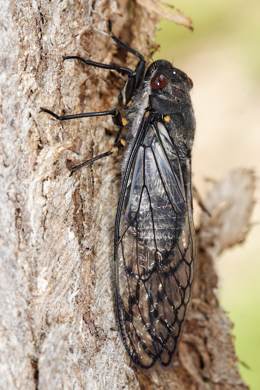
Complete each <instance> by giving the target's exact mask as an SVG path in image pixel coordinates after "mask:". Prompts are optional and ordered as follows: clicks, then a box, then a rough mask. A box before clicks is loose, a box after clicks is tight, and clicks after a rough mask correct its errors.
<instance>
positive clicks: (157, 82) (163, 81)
mask: <svg viewBox="0 0 260 390" xmlns="http://www.w3.org/2000/svg"><path fill="white" fill-rule="evenodd" d="M167 84H168V80H167V78H166V77H165V76H164V75H163V74H159V75H156V76H154V77H153V78H152V80H151V87H152V89H163V88H165V87H166V85H167Z"/></svg>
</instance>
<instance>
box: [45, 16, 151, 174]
mask: <svg viewBox="0 0 260 390" xmlns="http://www.w3.org/2000/svg"><path fill="white" fill-rule="evenodd" d="M108 27H109V32H110V34H111V38H112V39H113V41H114V42H115V44H116V45H117V46H118V47H120V48H121V49H124V50H126V51H127V52H129V53H131V54H133V55H134V56H136V57H137V58H138V59H139V61H138V63H137V65H136V68H135V70H132V69H130V68H128V67H124V66H121V65H117V64H113V63H111V64H104V63H101V62H96V61H93V60H90V59H86V58H82V57H80V56H64V57H63V60H64V61H66V60H78V61H80V62H81V63H82V64H84V65H88V66H93V67H96V68H102V69H107V70H114V71H116V72H118V73H119V74H121V75H124V76H125V75H126V76H127V77H128V79H127V82H126V84H125V88H124V91H123V95H122V97H123V99H122V100H123V104H124V105H126V104H127V103H128V102H129V101H130V100H131V98H132V96H133V94H134V92H135V90H136V88H138V86H139V84H140V82H141V80H142V79H143V76H144V71H145V60H144V57H143V56H142V54H140V53H139V52H138V51H137V50H135V49H133V48H131V47H130V46H128V45H127V44H126V43H124V42H122V41H121V40H120V39H119V38H117V37H116V36H115V35H113V33H112V24H111V21H109V23H108ZM40 110H41V111H42V112H45V113H47V114H49V115H51V116H52V117H54V118H55V119H57V120H60V121H66V120H72V119H81V118H90V117H97V116H112V118H113V121H114V123H115V124H116V125H117V126H118V127H119V132H118V134H117V136H116V139H115V142H114V145H115V146H118V145H120V135H121V131H122V128H123V127H124V123H123V120H122V116H121V114H120V112H119V111H118V110H117V109H111V110H107V111H97V112H81V113H77V114H66V115H59V114H57V113H55V112H53V111H51V110H49V109H47V108H43V107H41V108H40ZM112 153H113V150H110V151H107V152H104V153H101V154H99V155H97V156H95V157H93V158H92V159H88V160H84V161H82V162H81V163H79V164H76V165H73V166H71V167H70V170H71V172H72V173H73V172H75V171H77V170H78V169H80V168H82V167H84V166H88V165H90V164H92V163H94V162H95V161H98V160H100V159H102V158H104V157H107V156H109V155H111V154H112Z"/></svg>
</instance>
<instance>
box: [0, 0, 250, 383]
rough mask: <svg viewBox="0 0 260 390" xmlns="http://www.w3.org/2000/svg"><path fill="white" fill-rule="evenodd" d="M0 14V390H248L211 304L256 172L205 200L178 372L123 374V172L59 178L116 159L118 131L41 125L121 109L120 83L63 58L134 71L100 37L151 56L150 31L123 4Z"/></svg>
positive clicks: (245, 216)
mask: <svg viewBox="0 0 260 390" xmlns="http://www.w3.org/2000/svg"><path fill="white" fill-rule="evenodd" d="M0 4H1V15H0V18H1V40H2V44H1V68H2V69H1V79H0V83H1V98H2V99H1V100H2V102H1V122H2V130H1V139H0V147H1V161H0V163H1V174H0V180H1V192H0V216H1V232H0V243H1V263H0V307H1V309H0V348H1V353H0V388H1V389H34V388H37V389H55V390H57V389H107V388H108V389H123V388H127V389H139V388H143V389H144V388H145V389H231V388H232V389H234V388H237V389H244V388H246V386H245V385H244V384H243V381H242V380H241V378H240V376H239V373H238V370H237V362H236V356H235V352H234V348H233V341H232V337H231V335H230V332H231V324H230V321H229V320H228V318H227V316H226V314H225V313H224V312H223V310H222V309H221V308H220V307H219V303H218V300H217V298H216V294H215V289H216V287H217V275H216V273H215V271H214V260H215V258H216V257H217V256H218V255H219V254H220V253H221V252H222V251H223V250H224V249H225V248H226V247H229V246H231V245H234V244H236V243H237V242H241V241H242V240H243V239H244V238H245V235H246V231H247V229H248V226H249V220H250V213H251V210H252V204H253V190H254V176H253V174H252V172H250V171H243V170H240V171H236V172H234V173H232V174H230V175H229V176H228V177H227V179H225V180H224V181H223V182H221V183H220V184H216V185H215V187H214V188H213V190H212V192H211V194H210V195H209V197H208V199H207V200H206V206H207V207H208V209H209V210H210V212H211V213H212V216H211V218H209V217H206V216H205V215H203V216H202V219H201V223H200V229H199V231H198V248H199V249H198V260H197V273H196V276H195V283H194V291H193V299H192V303H191V305H190V308H189V312H188V318H187V321H186V324H185V329H184V332H183V335H182V340H181V343H180V344H179V352H178V355H177V356H176V358H175V361H174V364H173V366H171V367H169V368H168V369H162V368H161V367H155V368H154V369H151V370H148V371H143V370H139V369H136V368H134V367H132V366H131V364H130V363H129V359H128V357H127V355H126V353H125V351H124V348H123V346H122V343H121V340H120V337H119V335H118V332H117V330H116V324H115V319H114V314H113V299H112V289H111V274H110V263H111V261H112V247H113V244H112V242H113V223H114V216H115V209H116V203H117V195H118V190H119V180H120V179H119V172H120V163H119V158H116V157H113V158H107V160H105V161H103V163H101V162H100V163H97V164H95V165H93V166H92V167H89V168H87V169H84V170H82V171H81V172H78V173H76V174H74V175H72V176H71V175H70V172H69V170H68V168H67V160H73V161H75V160H81V159H82V158H84V157H87V158H91V157H92V156H93V155H96V154H98V153H101V152H103V151H106V150H108V149H110V148H111V146H112V144H113V138H112V137H111V136H110V135H109V133H110V132H111V131H112V129H113V124H112V121H111V120H110V119H101V118H97V119H94V118H91V119H82V120H81V121H70V122H63V123H61V122H58V121H55V120H53V119H51V118H50V117H49V116H47V115H46V114H43V113H40V112H39V108H40V107H41V106H44V107H48V108H53V109H54V110H55V111H56V112H60V113H61V112H62V110H63V109H64V110H65V112H67V113H72V112H82V111H97V110H104V109H107V108H110V107H112V106H113V105H114V104H116V96H117V93H118V90H119V88H120V87H121V86H122V83H123V80H120V79H119V80H118V77H115V75H113V74H111V73H106V71H105V70H97V69H93V68H91V67H84V66H82V65H80V64H78V63H76V62H69V61H68V62H65V63H63V61H62V56H63V55H73V54H78V55H82V56H84V57H90V58H93V59H96V60H97V61H102V62H110V61H112V60H113V61H116V60H120V59H122V60H123V59H124V60H125V61H127V62H128V64H129V65H130V64H131V61H132V59H131V58H130V57H129V58H125V55H124V53H122V52H121V51H118V50H117V49H116V48H115V46H114V45H113V44H112V42H111V40H110V39H109V37H108V36H107V35H106V34H104V32H106V31H107V27H106V21H107V20H108V19H109V18H112V19H113V20H114V21H115V23H114V30H115V32H116V33H117V34H118V35H120V37H121V38H122V39H124V40H125V41H127V42H128V43H130V44H131V45H133V46H134V47H137V48H138V49H139V50H140V51H141V52H143V53H144V54H145V55H148V54H149V50H150V49H151V46H152V37H153V33H154V28H155V21H156V17H155V16H153V15H152V14H151V13H150V12H149V10H148V9H147V8H144V7H142V6H141V3H140V2H139V4H137V3H136V2H135V1H130V0H128V1H127V0H117V1H116V0H100V1H95V0H88V1H83V0H77V1H76V0H70V1H69V0H64V1H52V2H49V1H47V0H42V1H40V0H35V1H26V0H24V1H19V2H17V1H14V0H10V1H5V0H0ZM144 21H145V23H144ZM234 185H235V187H234ZM234 188H236V193H235V192H234ZM241 205H242V207H241ZM238 206H239V207H238ZM231 218H233V220H235V223H233V224H230V220H231ZM234 228H235V229H234ZM234 230H235V231H234Z"/></svg>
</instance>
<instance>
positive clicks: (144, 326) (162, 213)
mask: <svg viewBox="0 0 260 390" xmlns="http://www.w3.org/2000/svg"><path fill="white" fill-rule="evenodd" d="M188 179H190V166H189V160H188V159H187V158H183V156H182V157H181V156H180V155H179V150H178V148H177V146H176V145H175V144H174V142H173V140H172V139H171V138H170V136H169V134H168V131H167V129H166V128H165V127H164V125H163V124H162V123H161V122H155V121H154V120H153V118H152V116H151V115H150V116H149V117H148V118H146V119H144V120H143V122H142V124H141V127H140V130H139V131H138V135H137V138H136V140H135V142H134V144H133V146H132V149H131V152H130V155H129V159H128V161H127V164H126V170H125V175H124V178H123V181H122V191H121V194H120V198H119V205H118V210H117V217H116V229H115V275H116V279H115V295H116V311H117V317H118V321H119V327H120V331H121V334H122V338H123V342H124V344H125V347H126V349H127V351H128V353H129V355H130V356H131V358H132V359H133V361H134V362H135V363H136V364H138V365H140V366H142V367H146V368H148V367H151V366H152V365H153V364H154V363H155V362H156V360H159V361H160V362H161V363H162V364H164V365H167V364H169V363H170V361H171V357H172V355H173V353H174V351H175V349H176V345H177V340H178V338H179V334H180V331H181V326H182V323H183V320H184V316H185V311H186V307H187V304H188V302H189V298H190V292H191V283H192V274H193V264H192V262H193V258H194V239H193V223H192V204H191V203H192V199H191V190H190V180H188Z"/></svg>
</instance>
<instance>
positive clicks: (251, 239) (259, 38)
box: [156, 0, 260, 390]
mask: <svg viewBox="0 0 260 390" xmlns="http://www.w3.org/2000/svg"><path fill="white" fill-rule="evenodd" d="M171 3H172V4H173V5H175V6H176V7H177V8H178V9H181V10H182V11H183V13H184V14H185V15H188V16H190V17H191V18H192V20H193V25H194V32H190V31H189V30H187V29H185V28H184V27H181V26H177V25H175V24H174V23H173V22H168V21H162V22H161V24H160V27H159V29H158V33H157V42H158V43H159V44H160V45H161V49H160V50H159V52H158V53H156V58H159V57H160V58H165V59H169V60H170V61H173V62H174V64H175V66H176V67H179V68H181V69H182V70H184V71H185V72H186V73H188V75H189V76H190V77H191V78H192V80H193V82H194V90H193V93H192V98H193V103H194V108H195V114H196V119H197V134H196V141H195V147H194V154H193V157H194V165H193V170H194V181H195V183H196V186H197V187H198V189H199V191H200V192H201V193H202V195H203V194H204V191H205V188H206V186H205V178H206V177H212V178H216V179H218V178H221V177H223V176H224V175H225V174H226V173H227V172H228V171H229V170H231V169H233V168H237V167H249V168H254V169H255V171H256V173H257V174H259V171H260V144H259V140H260V1H259V0H251V1H247V2H245V1H242V0H229V1H224V0H219V1H214V2H212V1H206V0H197V1H194V0H174V1H172V2H171ZM258 199H259V191H258V192H257V194H256V200H258ZM254 221H255V222H259V221H260V208H259V206H258V204H257V206H256V208H255V212H254V216H253V222H254ZM259 234H260V227H259V226H257V225H256V226H254V227H253V228H252V230H251V232H250V234H249V236H248V239H247V241H246V243H245V244H243V245H242V246H239V247H236V248H234V249H232V250H230V251H228V252H226V253H225V254H224V255H223V256H222V257H221V258H220V259H219V261H218V263H217V264H216V266H217V268H218V271H219V275H220V281H219V292H218V293H219V298H220V301H221V302H222V306H223V307H224V308H225V310H226V311H227V312H228V313H229V316H230V318H231V320H232V321H233V323H234V329H233V334H234V338H235V344H236V350H237V354H238V357H239V359H240V364H239V368H240V371H241V374H242V377H243V378H244V380H245V381H246V383H247V384H248V385H249V386H250V389H252V390H259V389H260V278H259V275H260V261H259V253H260V239H259ZM246 366H248V367H246Z"/></svg>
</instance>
